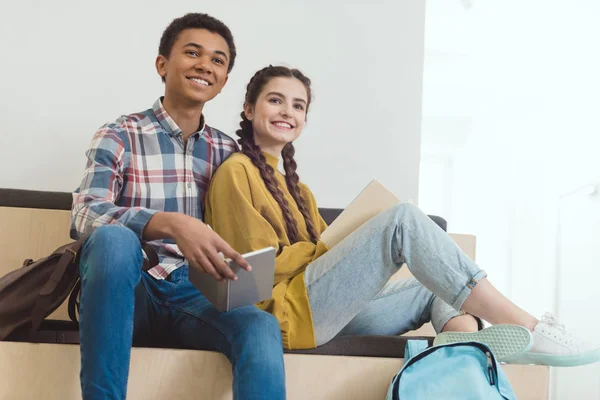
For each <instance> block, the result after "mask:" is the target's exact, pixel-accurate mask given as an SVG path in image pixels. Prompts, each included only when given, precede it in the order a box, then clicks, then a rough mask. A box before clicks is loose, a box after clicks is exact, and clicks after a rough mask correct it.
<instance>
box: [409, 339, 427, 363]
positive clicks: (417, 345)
mask: <svg viewBox="0 0 600 400" xmlns="http://www.w3.org/2000/svg"><path fill="white" fill-rule="evenodd" d="M427 346H429V343H428V342H427V340H409V341H407V342H406V347H405V348H404V364H405V365H406V363H407V362H408V360H410V359H411V358H413V357H414V356H416V355H417V354H419V353H420V352H422V351H423V350H425V349H426V348H427Z"/></svg>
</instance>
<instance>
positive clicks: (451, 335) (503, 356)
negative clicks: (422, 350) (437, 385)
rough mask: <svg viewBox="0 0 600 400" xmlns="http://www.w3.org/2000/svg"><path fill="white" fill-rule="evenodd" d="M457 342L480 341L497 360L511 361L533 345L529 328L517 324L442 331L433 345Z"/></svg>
mask: <svg viewBox="0 0 600 400" xmlns="http://www.w3.org/2000/svg"><path fill="white" fill-rule="evenodd" d="M457 342H480V343H483V344H485V345H487V346H488V347H489V348H490V350H492V353H494V355H495V356H496V358H497V359H498V361H503V362H512V360H513V359H515V358H518V357H522V356H523V355H524V354H525V353H527V351H528V350H529V349H531V347H532V345H533V335H532V334H531V332H530V331H529V329H527V328H525V327H522V326H519V325H494V326H490V327H489V328H485V329H482V330H480V331H479V332H442V333H440V334H438V335H437V337H436V338H435V339H434V341H433V345H434V346H437V345H441V344H448V343H457Z"/></svg>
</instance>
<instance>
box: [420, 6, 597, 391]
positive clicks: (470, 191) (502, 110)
mask: <svg viewBox="0 0 600 400" xmlns="http://www.w3.org/2000/svg"><path fill="white" fill-rule="evenodd" d="M467 3H468V2H460V1H453V2H448V1H444V0H431V1H428V3H427V24H426V40H425V67H424V90H423V94H424V101H423V130H422V152H423V154H422V157H423V158H422V160H423V161H422V164H421V169H422V171H423V174H422V175H421V185H420V189H421V198H420V200H421V201H420V205H421V206H422V207H423V208H425V209H427V210H428V211H430V212H438V211H437V210H443V211H444V215H446V216H447V218H448V220H449V229H450V230H451V231H453V232H457V231H458V232H467V233H473V234H475V235H477V261H478V263H479V265H480V266H481V267H482V268H484V269H485V270H486V271H488V273H489V277H490V280H491V281H492V282H493V283H494V284H495V285H496V286H497V287H498V288H499V289H500V290H501V291H502V292H504V293H505V294H506V295H507V296H508V297H509V298H510V299H511V300H513V301H514V302H515V303H517V304H518V305H520V306H521V307H522V308H524V309H525V310H527V311H529V312H530V313H532V314H533V315H535V316H537V317H538V318H539V317H541V315H542V314H543V313H544V312H545V311H550V312H553V313H557V316H558V318H559V319H560V321H561V322H562V323H564V324H565V325H566V326H567V328H568V329H569V331H570V332H571V333H573V334H575V335H577V336H578V337H581V338H584V339H586V340H590V341H592V342H595V343H596V344H599V345H600V340H599V338H598V334H597V332H598V330H599V329H600V318H599V317H598V313H594V312H593V311H592V310H595V309H596V307H597V305H598V303H599V302H600V292H599V291H598V290H597V287H598V282H599V280H600V270H599V269H598V263H599V261H600V257H598V251H597V247H598V238H599V237H600V217H599V216H600V196H599V195H597V194H596V195H592V196H589V195H586V194H585V193H584V192H585V191H584V190H576V189H577V188H580V187H582V186H584V185H586V184H591V183H597V184H598V185H599V186H600V158H599V157H598V149H599V148H600V135H598V133H599V132H600V122H599V120H598V110H599V109H600V107H599V105H600V102H599V101H598V92H599V91H600V74H598V71H599V70H600V53H599V52H598V51H597V48H598V44H597V42H598V37H600V25H599V24H598V23H597V21H598V19H600V5H599V3H598V2H597V1H595V0H575V1H572V2H559V1H555V0H551V1H547V0H534V1H526V2H523V1H519V0H505V1H501V2H498V1H497V2H485V1H474V2H471V3H473V6H472V7H471V8H468V7H467V8H465V7H464V6H463V5H464V4H467ZM559 199H560V200H559ZM559 207H560V212H561V214H562V216H561V218H560V221H561V222H560V223H561V225H562V231H561V237H562V240H560V241H558V240H557V236H558V235H557V233H558V232H557V230H558V220H559ZM557 254H561V256H560V257H557ZM557 270H558V272H557ZM557 294H558V296H557ZM552 375H553V379H552V397H551V398H552V399H556V400H563V399H585V400H587V399H600V364H594V365H587V366H583V367H579V368H553V369H552Z"/></svg>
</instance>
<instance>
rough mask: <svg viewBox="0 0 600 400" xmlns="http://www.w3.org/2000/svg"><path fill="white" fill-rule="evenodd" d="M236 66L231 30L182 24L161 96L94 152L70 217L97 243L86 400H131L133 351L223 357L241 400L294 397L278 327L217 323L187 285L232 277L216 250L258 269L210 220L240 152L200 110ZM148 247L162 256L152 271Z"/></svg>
mask: <svg viewBox="0 0 600 400" xmlns="http://www.w3.org/2000/svg"><path fill="white" fill-rule="evenodd" d="M235 58H236V49H235V44H234V41H233V36H232V34H231V32H230V30H229V28H228V27H227V26H225V25H224V24H223V23H222V22H220V21H218V20H216V19H215V18H213V17H211V16H209V15H206V14H187V15H185V16H183V17H181V18H178V19H175V20H174V21H173V22H172V23H171V24H170V25H169V26H168V27H167V28H166V30H165V31H164V33H163V35H162V38H161V41H160V46H159V55H158V57H157V58H156V70H157V72H158V74H159V75H160V77H161V78H162V80H163V82H164V83H165V92H164V97H161V98H160V99H158V100H157V101H156V102H155V103H154V105H153V107H152V108H151V109H148V110H146V111H143V112H141V113H138V114H131V115H126V116H122V117H120V118H118V119H117V120H116V121H114V122H111V123H108V124H106V125H104V126H103V127H101V128H100V129H99V130H98V131H97V132H96V134H95V135H94V137H93V139H92V142H91V144H90V147H89V149H88V150H87V152H86V155H87V160H88V161H87V166H86V169H85V172H84V176H83V179H82V181H81V184H80V186H79V188H78V189H77V190H76V191H75V193H74V194H73V208H72V216H71V236H72V237H73V238H78V237H82V236H84V235H90V236H89V238H88V239H87V241H86V243H85V245H84V248H83V250H82V255H81V262H80V272H81V281H82V292H81V305H80V336H81V388H82V393H83V398H84V399H107V398H110V399H123V398H125V396H126V392H127V377H128V373H129V359H130V353H131V346H132V343H133V344H134V345H137V346H177V347H185V348H192V349H204V350H214V351H219V352H221V353H223V354H225V355H226V356H227V357H228V358H229V360H230V361H231V363H232V369H233V394H234V398H235V399H240V398H243V399H281V398H285V374H284V366H283V351H282V344H281V334H280V331H279V325H278V323H277V320H276V319H275V318H274V317H272V316H271V315H270V314H268V313H266V312H263V311H260V310H259V309H258V308H256V307H254V306H249V307H242V308H238V309H236V310H234V311H231V312H227V313H219V312H218V311H217V310H216V309H215V308H214V307H213V306H212V305H211V304H210V303H209V302H208V300H206V298H205V297H204V296H202V295H201V294H200V293H199V292H198V291H197V290H196V289H195V288H194V287H193V286H192V285H191V283H190V282H189V280H188V268H197V269H199V270H201V271H204V272H207V273H209V274H210V275H212V276H213V277H214V278H215V279H219V280H221V279H235V278H236V277H235V274H234V273H233V272H232V271H231V269H230V268H229V267H228V265H227V264H226V263H225V262H224V261H223V258H222V257H221V256H220V255H219V252H221V253H223V254H224V255H225V256H227V257H229V258H232V259H234V260H235V261H237V262H238V263H239V264H240V265H242V266H246V267H247V268H249V266H248V265H247V263H246V262H245V261H244V260H243V259H242V258H241V256H240V255H239V254H238V253H237V252H235V251H234V250H233V249H232V248H231V247H230V246H229V245H228V244H227V243H226V242H225V241H223V239H221V238H220V237H219V236H218V235H217V234H215V233H214V232H212V231H211V230H210V228H209V227H207V226H206V225H205V224H204V223H203V222H202V217H203V210H204V198H205V195H206V191H207V189H208V184H209V182H210V179H211V177H212V175H213V174H214V172H215V170H216V169H217V167H218V166H219V165H220V164H221V163H222V162H223V161H225V160H226V159H227V158H228V157H229V156H230V155H231V154H232V153H233V152H235V151H236V150H237V145H236V143H235V142H234V141H233V139H231V138H230V137H229V136H227V135H225V134H223V133H222V132H220V131H218V130H216V129H214V128H211V127H210V126H208V125H207V124H206V121H205V117H204V114H203V109H204V105H205V104H206V103H207V102H208V101H210V100H212V99H213V98H214V97H215V96H217V95H218V94H219V93H220V92H221V90H222V89H223V87H224V85H225V84H226V83H227V79H228V74H229V72H230V71H231V69H232V68H233V65H234V62H235ZM140 239H142V240H146V241H150V244H151V245H152V246H153V248H154V249H155V250H156V252H157V254H158V256H159V264H158V265H157V266H155V267H153V268H151V269H150V270H148V271H143V270H142V267H141V266H142V261H143V253H142V249H141V245H140ZM198 396H199V397H201V394H200V393H199V394H198Z"/></svg>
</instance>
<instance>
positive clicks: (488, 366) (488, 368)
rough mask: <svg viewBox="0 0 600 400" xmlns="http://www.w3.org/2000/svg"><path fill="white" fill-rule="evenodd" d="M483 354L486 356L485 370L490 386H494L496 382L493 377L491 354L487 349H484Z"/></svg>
mask: <svg viewBox="0 0 600 400" xmlns="http://www.w3.org/2000/svg"><path fill="white" fill-rule="evenodd" d="M485 356H486V357H487V371H488V379H489V381H490V386H494V385H495V384H496V379H495V378H494V368H493V366H494V364H493V363H492V354H491V353H490V352H489V351H486V352H485Z"/></svg>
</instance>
